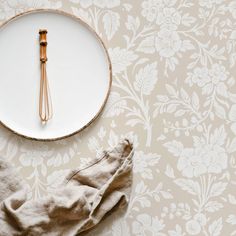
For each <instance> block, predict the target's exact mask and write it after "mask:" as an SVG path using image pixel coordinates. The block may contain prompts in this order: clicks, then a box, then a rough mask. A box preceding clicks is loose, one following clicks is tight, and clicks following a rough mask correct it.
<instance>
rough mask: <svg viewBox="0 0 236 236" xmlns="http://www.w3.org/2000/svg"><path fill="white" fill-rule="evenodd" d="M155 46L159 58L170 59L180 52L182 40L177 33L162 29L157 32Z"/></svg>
mask: <svg viewBox="0 0 236 236" xmlns="http://www.w3.org/2000/svg"><path fill="white" fill-rule="evenodd" d="M155 46H156V50H157V51H158V52H159V54H160V56H161V57H165V58H170V57H173V56H174V55H175V54H176V53H177V52H179V51H180V50H181V47H182V40H181V39H180V37H179V35H178V33H177V32H175V31H170V30H166V29H162V30H161V31H160V32H158V37H156V42H155Z"/></svg>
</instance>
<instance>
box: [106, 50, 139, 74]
mask: <svg viewBox="0 0 236 236" xmlns="http://www.w3.org/2000/svg"><path fill="white" fill-rule="evenodd" d="M108 51H109V55H110V57H111V61H112V66H113V73H114V74H119V73H120V72H122V71H124V70H125V69H126V67H128V66H129V65H131V63H132V62H133V61H134V60H136V59H137V57H138V56H137V55H136V54H134V52H133V51H128V50H127V49H124V48H123V49H121V48H119V47H116V48H110V49H109V50H108Z"/></svg>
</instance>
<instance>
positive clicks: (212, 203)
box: [205, 201, 223, 212]
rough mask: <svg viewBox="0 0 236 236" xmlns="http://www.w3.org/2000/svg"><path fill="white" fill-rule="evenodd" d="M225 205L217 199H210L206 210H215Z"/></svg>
mask: <svg viewBox="0 0 236 236" xmlns="http://www.w3.org/2000/svg"><path fill="white" fill-rule="evenodd" d="M222 207H223V205H222V204H221V203H219V202H217V201H210V202H208V203H207V204H206V206H205V210H206V211H208V212H215V211H218V210H219V209H220V208H222Z"/></svg>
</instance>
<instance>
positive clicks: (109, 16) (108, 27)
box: [102, 11, 120, 40]
mask: <svg viewBox="0 0 236 236" xmlns="http://www.w3.org/2000/svg"><path fill="white" fill-rule="evenodd" d="M102 21H103V23H104V29H105V32H106V35H107V38H108V40H110V39H112V37H113V36H114V34H115V32H116V31H117V30H118V28H119V26H120V16H119V14H118V13H116V12H112V11H107V12H106V13H105V14H104V16H103V19H102Z"/></svg>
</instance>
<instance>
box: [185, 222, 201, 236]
mask: <svg viewBox="0 0 236 236" xmlns="http://www.w3.org/2000/svg"><path fill="white" fill-rule="evenodd" d="M186 231H187V232H188V233H189V234H190V235H197V234H199V233H200V231H201V225H200V224H199V222H198V221H196V220H189V221H188V222H187V223H186Z"/></svg>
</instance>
